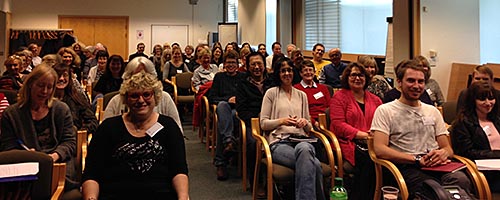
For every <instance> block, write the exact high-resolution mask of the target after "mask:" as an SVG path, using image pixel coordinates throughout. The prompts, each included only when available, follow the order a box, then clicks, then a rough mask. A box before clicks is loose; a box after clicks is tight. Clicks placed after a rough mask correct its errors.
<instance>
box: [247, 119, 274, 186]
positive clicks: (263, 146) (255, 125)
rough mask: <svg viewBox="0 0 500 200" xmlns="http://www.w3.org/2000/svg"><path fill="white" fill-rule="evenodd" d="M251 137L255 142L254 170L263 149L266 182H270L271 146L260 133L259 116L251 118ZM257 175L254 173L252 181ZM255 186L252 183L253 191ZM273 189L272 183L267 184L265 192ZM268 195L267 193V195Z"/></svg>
mask: <svg viewBox="0 0 500 200" xmlns="http://www.w3.org/2000/svg"><path fill="white" fill-rule="evenodd" d="M251 122H252V137H253V138H255V144H256V151H257V153H256V156H255V159H256V160H255V171H257V170H258V168H259V166H258V165H259V164H260V162H261V159H262V151H264V152H263V153H264V155H265V156H266V161H267V166H266V167H267V183H272V182H273V176H272V172H273V160H272V157H271V148H269V143H268V142H267V140H266V138H265V137H263V136H262V135H261V129H260V122H259V118H252V121H251ZM257 178H258V175H257V174H256V173H254V181H255V180H257ZM256 189H257V188H256V187H255V185H254V193H255V191H256ZM272 191H273V184H267V192H268V194H272ZM268 196H269V195H268Z"/></svg>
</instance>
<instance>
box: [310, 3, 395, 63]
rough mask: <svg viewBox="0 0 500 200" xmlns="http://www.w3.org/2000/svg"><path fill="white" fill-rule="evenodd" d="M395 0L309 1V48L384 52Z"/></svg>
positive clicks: (379, 53)
mask: <svg viewBox="0 0 500 200" xmlns="http://www.w3.org/2000/svg"><path fill="white" fill-rule="evenodd" d="M390 16H392V0H305V48H306V49H312V46H313V45H314V44H316V43H323V44H324V45H325V47H326V49H331V48H336V47H339V48H341V49H342V52H348V53H359V54H375V55H384V54H385V46H386V39H387V38H386V37H387V22H386V18H387V17H390Z"/></svg>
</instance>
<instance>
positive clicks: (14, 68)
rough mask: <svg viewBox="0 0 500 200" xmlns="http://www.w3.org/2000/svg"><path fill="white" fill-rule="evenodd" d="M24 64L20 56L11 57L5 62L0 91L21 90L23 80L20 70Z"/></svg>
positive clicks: (0, 80)
mask: <svg viewBox="0 0 500 200" xmlns="http://www.w3.org/2000/svg"><path fill="white" fill-rule="evenodd" d="M22 64H23V59H22V58H21V57H20V56H16V55H13V56H9V57H7V60H5V62H4V66H5V69H6V70H5V72H4V73H3V74H2V77H0V89H5V90H15V91H17V90H19V89H21V86H23V80H22V79H21V75H20V74H19V68H21V65H22Z"/></svg>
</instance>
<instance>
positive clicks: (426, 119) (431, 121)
mask: <svg viewBox="0 0 500 200" xmlns="http://www.w3.org/2000/svg"><path fill="white" fill-rule="evenodd" d="M422 122H424V125H425V126H434V125H435V123H436V122H434V117H422Z"/></svg>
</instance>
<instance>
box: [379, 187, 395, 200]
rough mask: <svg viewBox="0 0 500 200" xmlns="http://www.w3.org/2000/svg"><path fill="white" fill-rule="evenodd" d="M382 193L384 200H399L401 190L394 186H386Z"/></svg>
mask: <svg viewBox="0 0 500 200" xmlns="http://www.w3.org/2000/svg"><path fill="white" fill-rule="evenodd" d="M382 192H383V196H384V200H397V199H398V194H399V189H398V188H395V187H392V186H384V187H382Z"/></svg>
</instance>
